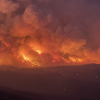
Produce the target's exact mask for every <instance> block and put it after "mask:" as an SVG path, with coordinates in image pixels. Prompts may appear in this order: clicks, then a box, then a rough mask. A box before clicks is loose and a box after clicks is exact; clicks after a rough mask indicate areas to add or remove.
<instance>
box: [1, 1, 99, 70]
mask: <svg viewBox="0 0 100 100" xmlns="http://www.w3.org/2000/svg"><path fill="white" fill-rule="evenodd" d="M86 63H97V64H99V63H100V2H99V1H97V0H0V65H12V66H17V67H20V68H21V67H22V66H23V67H29V66H32V67H34V66H58V65H69V64H86Z"/></svg>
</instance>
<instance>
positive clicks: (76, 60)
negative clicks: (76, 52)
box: [69, 57, 83, 63]
mask: <svg viewBox="0 0 100 100" xmlns="http://www.w3.org/2000/svg"><path fill="white" fill-rule="evenodd" d="M69 59H70V60H71V61H72V62H77V63H78V62H79V63H82V61H83V60H82V59H81V58H74V57H69Z"/></svg>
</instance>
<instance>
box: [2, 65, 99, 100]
mask: <svg viewBox="0 0 100 100" xmlns="http://www.w3.org/2000/svg"><path fill="white" fill-rule="evenodd" d="M4 67H5V66H4ZM5 69H6V68H5ZM5 69H2V70H1V71H0V90H1V91H0V100H100V65H95V64H91V65H79V66H67V67H63V66H61V67H51V68H33V69H32V68H26V69H16V68H11V69H12V70H10V69H6V70H5Z"/></svg>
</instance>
